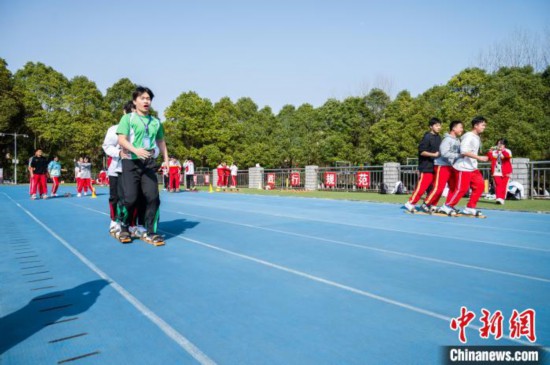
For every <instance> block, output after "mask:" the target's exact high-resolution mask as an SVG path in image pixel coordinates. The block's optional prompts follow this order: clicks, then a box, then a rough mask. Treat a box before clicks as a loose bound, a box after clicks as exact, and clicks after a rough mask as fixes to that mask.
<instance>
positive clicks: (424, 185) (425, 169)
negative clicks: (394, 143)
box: [405, 118, 441, 212]
mask: <svg viewBox="0 0 550 365" xmlns="http://www.w3.org/2000/svg"><path fill="white" fill-rule="evenodd" d="M428 124H429V126H430V131H429V132H426V134H424V137H423V138H422V141H420V145H419V146H418V171H419V172H420V179H419V180H418V183H417V184H416V189H414V192H413V193H412V195H411V196H410V198H409V200H408V201H407V202H406V203H405V209H407V210H408V211H409V212H414V211H416V206H415V204H416V203H417V202H418V201H419V200H420V198H422V195H423V194H424V193H425V192H426V190H428V188H429V187H430V185H431V184H432V181H433V178H434V159H436V158H437V157H439V145H440V144H441V137H440V136H439V131H441V121H440V120H439V119H437V118H432V119H430V121H429V123H428Z"/></svg>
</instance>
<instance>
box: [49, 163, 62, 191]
mask: <svg viewBox="0 0 550 365" xmlns="http://www.w3.org/2000/svg"><path fill="white" fill-rule="evenodd" d="M48 173H49V174H50V177H51V178H52V193H51V196H52V197H54V196H57V189H58V188H59V177H60V176H61V164H60V163H59V157H57V156H54V158H53V160H51V161H50V163H49V164H48Z"/></svg>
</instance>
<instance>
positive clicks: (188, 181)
mask: <svg viewBox="0 0 550 365" xmlns="http://www.w3.org/2000/svg"><path fill="white" fill-rule="evenodd" d="M183 168H184V171H185V186H186V188H187V190H192V189H194V188H195V184H194V180H193V179H194V177H195V163H194V162H193V160H192V159H191V158H190V157H189V158H187V160H185V162H184V163H183Z"/></svg>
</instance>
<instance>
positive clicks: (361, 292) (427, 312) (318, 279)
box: [161, 231, 550, 352]
mask: <svg viewBox="0 0 550 365" xmlns="http://www.w3.org/2000/svg"><path fill="white" fill-rule="evenodd" d="M161 232H163V233H165V234H168V235H170V236H172V237H177V238H179V239H181V240H184V241H187V242H191V243H194V244H196V245H199V246H202V247H206V248H209V249H212V250H215V251H219V252H223V253H225V254H228V255H231V256H235V257H238V258H241V259H243V260H247V261H252V262H255V263H257V264H260V265H263V266H267V267H270V268H273V269H276V270H280V271H284V272H286V273H289V274H292V275H296V276H300V277H303V278H306V279H308V280H312V281H315V282H318V283H321V284H325V285H328V286H331V287H334V288H338V289H341V290H344V291H347V292H351V293H354V294H358V295H361V296H364V297H368V298H371V299H374V300H378V301H380V302H383V303H387V304H391V305H394V306H397V307H400V308H403V309H407V310H410V311H412V312H416V313H420V314H423V315H426V316H429V317H432V318H436V319H440V320H443V321H445V322H447V323H450V322H451V320H452V318H451V317H449V316H446V315H443V314H440V313H436V312H433V311H430V310H427V309H423V308H420V307H416V306H413V305H410V304H407V303H403V302H400V301H397V300H394V299H390V298H387V297H383V296H381V295H377V294H374V293H371V292H367V291H364V290H361V289H357V288H353V287H351V286H347V285H344V284H340V283H337V282H335V281H332V280H327V279H324V278H321V277H319V276H314V275H311V274H308V273H305V272H302V271H298V270H294V269H291V268H289V267H286V266H282V265H278V264H274V263H272V262H269V261H265V260H262V259H258V258H255V257H252V256H248V255H244V254H241V253H238V252H234V251H230V250H227V249H225V248H221V247H218V246H215V245H212V244H209V243H206V242H202V241H198V240H195V239H191V238H187V237H184V236H182V235H175V234H173V233H170V232H167V231H161ZM467 328H468V329H472V330H476V331H479V330H480V329H481V327H480V326H476V325H469V326H468V327H467ZM503 338H506V339H507V340H510V341H512V342H516V343H520V344H522V345H529V346H541V345H540V344H535V343H531V342H528V341H523V340H520V339H516V338H511V337H509V336H503ZM543 350H544V351H547V352H550V348H544V347H543Z"/></svg>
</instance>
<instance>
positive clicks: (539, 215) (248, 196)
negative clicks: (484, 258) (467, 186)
mask: <svg viewBox="0 0 550 365" xmlns="http://www.w3.org/2000/svg"><path fill="white" fill-rule="evenodd" d="M244 195H246V199H247V200H256V201H261V202H265V200H266V198H267V199H273V198H277V199H279V200H288V199H289V198H291V199H298V200H308V201H312V202H325V201H328V202H331V203H338V204H346V203H355V204H358V205H359V204H369V205H386V206H392V207H400V206H402V205H403V204H399V203H388V202H381V201H375V200H353V199H333V198H324V197H323V198H313V197H303V196H288V195H253V194H250V193H242V194H240V196H241V197H242V196H244ZM203 197H204V195H203ZM195 198H196V197H195ZM187 202H191V201H187ZM194 202H195V201H192V204H193V205H197V206H203V207H204V206H207V205H205V204H196V203H194ZM254 203H255V202H251V204H254ZM208 206H211V205H208ZM222 208H223V209H231V208H227V207H222ZM487 210H488V211H490V212H497V213H499V214H500V213H502V214H504V215H506V214H513V213H522V214H525V215H528V217H527V218H525V221H527V222H532V223H540V224H545V223H547V221H548V219H546V218H544V217H545V216H546V217H548V216H549V214H548V212H545V211H535V212H530V211H521V210H506V209H487ZM361 214H365V215H366V216H369V217H379V216H377V215H373V214H368V213H364V212H361ZM531 218H535V219H531ZM538 218H543V219H538ZM400 219H402V220H406V219H408V218H400ZM468 227H471V226H469V225H468ZM493 228H500V227H493ZM508 229H509V230H517V231H525V232H534V233H542V234H550V232H548V231H546V232H541V231H530V230H519V229H515V228H508Z"/></svg>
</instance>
